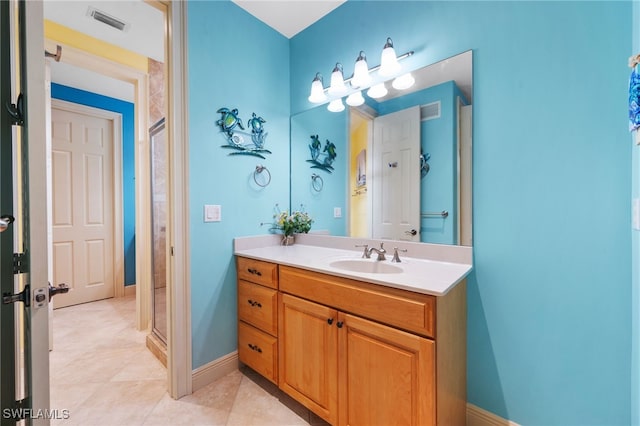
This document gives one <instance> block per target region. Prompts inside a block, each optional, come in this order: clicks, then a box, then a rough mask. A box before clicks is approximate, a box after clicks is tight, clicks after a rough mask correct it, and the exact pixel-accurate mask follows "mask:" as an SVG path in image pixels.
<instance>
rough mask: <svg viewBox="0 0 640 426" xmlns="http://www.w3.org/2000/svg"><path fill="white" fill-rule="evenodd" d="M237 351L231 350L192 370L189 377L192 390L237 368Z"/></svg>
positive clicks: (200, 387)
mask: <svg viewBox="0 0 640 426" xmlns="http://www.w3.org/2000/svg"><path fill="white" fill-rule="evenodd" d="M238 363H239V361H238V351H234V352H231V353H230V354H227V355H225V356H222V357H220V358H218V359H214V360H213V361H211V362H210V363H208V364H205V365H203V366H202V367H198V368H196V369H195V370H193V373H192V379H191V388H192V392H195V391H197V390H198V389H202V388H203V387H205V386H207V385H208V384H209V383H212V382H214V381H216V380H218V379H219V378H221V377H224V376H226V375H227V374H229V373H231V372H232V371H235V370H237V369H238Z"/></svg>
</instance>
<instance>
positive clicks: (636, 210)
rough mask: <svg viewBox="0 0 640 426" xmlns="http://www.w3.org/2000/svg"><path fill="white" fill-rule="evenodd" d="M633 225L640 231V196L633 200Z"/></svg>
mask: <svg viewBox="0 0 640 426" xmlns="http://www.w3.org/2000/svg"><path fill="white" fill-rule="evenodd" d="M631 222H632V225H631V226H632V227H633V229H634V230H636V231H640V198H634V199H633V202H632V212H631Z"/></svg>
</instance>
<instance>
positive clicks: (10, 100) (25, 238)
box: [0, 0, 51, 426]
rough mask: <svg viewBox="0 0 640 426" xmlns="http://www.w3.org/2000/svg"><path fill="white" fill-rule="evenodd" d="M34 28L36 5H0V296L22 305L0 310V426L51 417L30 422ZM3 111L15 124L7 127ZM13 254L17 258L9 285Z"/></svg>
mask: <svg viewBox="0 0 640 426" xmlns="http://www.w3.org/2000/svg"><path fill="white" fill-rule="evenodd" d="M42 20H43V14H42V2H27V1H15V0H11V1H2V2H0V33H1V34H2V35H3V37H5V36H6V40H5V39H4V38H3V42H2V43H0V135H1V138H0V185H2V191H1V192H0V214H7V213H9V214H11V213H12V212H13V214H14V216H15V218H16V220H15V222H14V224H13V226H12V229H13V231H5V232H4V233H3V234H1V235H0V281H1V283H0V286H1V287H2V293H3V296H5V295H6V294H9V295H10V294H14V295H15V294H16V293H17V292H18V291H22V290H24V293H22V294H23V297H22V301H18V302H14V303H9V304H5V303H4V300H3V303H0V321H1V324H0V359H1V362H0V383H2V385H1V387H0V406H1V407H2V408H3V409H4V408H9V409H12V410H10V412H9V413H6V412H4V411H3V416H2V418H1V419H0V422H1V424H2V425H3V426H4V425H12V424H15V419H16V418H20V417H22V418H25V419H26V422H25V423H26V424H33V425H48V424H49V417H51V414H50V413H49V414H44V415H40V416H39V415H38V413H40V412H42V411H43V410H49V348H48V346H49V345H48V342H49V340H48V323H49V322H48V309H47V304H48V300H49V293H48V283H47V242H46V241H47V233H46V232H47V229H46V214H47V206H46V149H45V140H46V131H45V122H46V119H45V114H46V113H45V105H46V102H45V72H44V69H45V67H44V55H43V51H44V34H43V26H42ZM26 46H29V48H28V49H27V48H26ZM27 68H28V69H29V72H28V73H27ZM19 93H20V94H22V97H21V98H22V103H21V104H22V105H21V106H20V102H18V99H20V97H19V96H18V94H19ZM11 104H15V105H16V106H15V107H14V108H12V115H13V116H14V118H17V120H15V123H12V121H14V120H9V119H8V113H7V109H6V106H7V105H11ZM12 124H13V125H12ZM12 192H13V195H14V196H11V194H12ZM12 232H13V235H12ZM14 252H20V253H23V254H24V256H23V259H24V262H23V263H22V267H21V268H20V271H18V273H17V275H16V277H17V279H16V278H15V277H14V271H13V268H12V263H13V253H14ZM16 283H17V284H16ZM3 299H4V297H3ZM16 360H19V364H17V363H16ZM18 373H19V374H18Z"/></svg>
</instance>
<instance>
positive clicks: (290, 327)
mask: <svg viewBox="0 0 640 426" xmlns="http://www.w3.org/2000/svg"><path fill="white" fill-rule="evenodd" d="M277 299H278V303H277V305H278V306H277V319H278V329H277V339H278V340H277V342H278V349H277V354H276V356H277V358H278V367H277V370H278V372H277V383H278V386H279V387H280V389H282V390H283V391H284V392H286V393H287V394H289V395H290V396H292V397H293V398H294V399H296V400H297V401H299V402H300V403H302V404H303V405H304V406H306V407H307V408H309V409H310V410H311V411H313V412H314V413H316V414H317V415H318V416H320V417H322V418H323V419H325V420H326V421H328V422H329V423H331V424H333V425H350V426H357V425H392V424H403V425H404V424H406V425H420V426H422V425H447V426H448V425H464V424H465V422H466V285H465V282H462V283H459V284H458V285H456V286H455V287H454V288H453V289H452V290H451V291H449V293H447V295H445V296H439V297H435V296H431V295H425V294H421V293H414V292H410V291H404V290H398V289H394V288H388V287H385V286H380V285H375V284H370V283H365V282H361V281H356V280H351V279H346V278H341V277H336V276H332V275H328V274H322V273H316V272H311V271H307V270H303V269H299V268H292V267H288V266H282V265H280V266H279V267H278V293H277ZM239 303H240V302H239ZM241 361H242V358H241ZM243 362H244V361H243ZM249 365H250V364H249ZM272 381H273V380H272Z"/></svg>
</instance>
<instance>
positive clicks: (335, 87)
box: [329, 63, 347, 96]
mask: <svg viewBox="0 0 640 426" xmlns="http://www.w3.org/2000/svg"><path fill="white" fill-rule="evenodd" d="M346 92H347V86H345V85H344V76H343V75H342V64H340V63H337V64H336V66H335V68H334V69H333V72H332V73H331V86H329V94H330V95H333V96H336V95H337V96H339V95H342V94H344V93H346Z"/></svg>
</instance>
